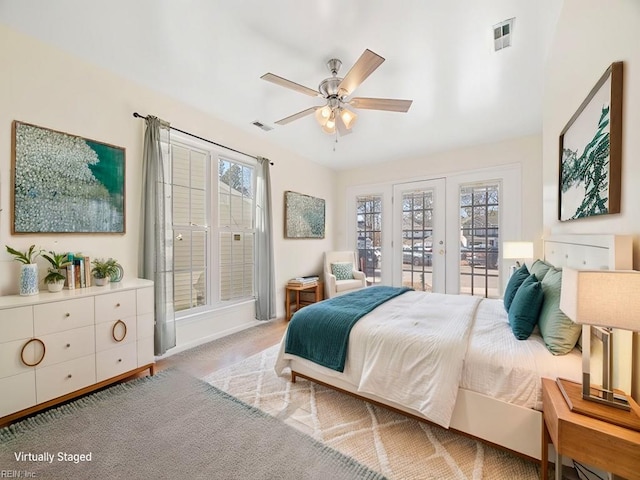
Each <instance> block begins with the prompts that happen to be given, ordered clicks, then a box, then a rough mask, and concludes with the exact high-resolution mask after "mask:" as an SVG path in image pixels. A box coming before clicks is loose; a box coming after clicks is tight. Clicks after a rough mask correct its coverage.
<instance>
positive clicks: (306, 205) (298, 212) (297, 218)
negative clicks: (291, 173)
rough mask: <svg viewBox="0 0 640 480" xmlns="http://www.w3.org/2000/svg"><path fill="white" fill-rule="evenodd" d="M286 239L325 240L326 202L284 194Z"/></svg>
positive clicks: (300, 195)
mask: <svg viewBox="0 0 640 480" xmlns="http://www.w3.org/2000/svg"><path fill="white" fill-rule="evenodd" d="M284 209H285V226H284V236H285V238H324V215H325V202H324V200H323V199H322V198H316V197H311V196H309V195H303V194H301V193H296V192H291V191H286V192H284Z"/></svg>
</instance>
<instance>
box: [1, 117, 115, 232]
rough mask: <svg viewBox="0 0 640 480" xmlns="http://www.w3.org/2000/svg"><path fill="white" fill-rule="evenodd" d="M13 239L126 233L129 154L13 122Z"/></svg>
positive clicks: (87, 140)
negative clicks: (17, 237)
mask: <svg viewBox="0 0 640 480" xmlns="http://www.w3.org/2000/svg"><path fill="white" fill-rule="evenodd" d="M11 150H12V170H13V172H12V173H13V189H12V195H11V204H12V208H11V211H12V222H11V231H12V233H14V234H28V233H119V234H122V233H125V149H124V148H121V147H116V146H113V145H108V144H106V143H102V142H97V141H95V140H89V139H86V138H82V137H78V136H75V135H70V134H67V133H62V132H58V131H56V130H50V129H48V128H43V127H38V126H36V125H31V124H28V123H22V122H18V121H14V122H13V138H12V149H11Z"/></svg>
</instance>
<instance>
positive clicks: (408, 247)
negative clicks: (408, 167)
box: [393, 178, 446, 293]
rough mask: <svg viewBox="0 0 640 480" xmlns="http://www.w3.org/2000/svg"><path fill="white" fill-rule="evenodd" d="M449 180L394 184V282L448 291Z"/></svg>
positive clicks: (424, 288)
mask: <svg viewBox="0 0 640 480" xmlns="http://www.w3.org/2000/svg"><path fill="white" fill-rule="evenodd" d="M445 198H446V196H445V179H444V178H439V179H434V180H424V181H419V182H410V183H402V184H396V185H394V186H393V256H394V262H393V264H394V266H395V268H394V269H393V285H395V286H406V287H411V288H413V289H414V290H420V291H425V292H438V293H444V291H445V275H444V272H445V260H446V256H445V251H446V248H445Z"/></svg>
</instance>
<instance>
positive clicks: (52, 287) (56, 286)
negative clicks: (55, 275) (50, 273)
mask: <svg viewBox="0 0 640 480" xmlns="http://www.w3.org/2000/svg"><path fill="white" fill-rule="evenodd" d="M63 287H64V279H63V280H56V281H55V282H52V283H47V290H49V291H50V292H60V291H62V288H63Z"/></svg>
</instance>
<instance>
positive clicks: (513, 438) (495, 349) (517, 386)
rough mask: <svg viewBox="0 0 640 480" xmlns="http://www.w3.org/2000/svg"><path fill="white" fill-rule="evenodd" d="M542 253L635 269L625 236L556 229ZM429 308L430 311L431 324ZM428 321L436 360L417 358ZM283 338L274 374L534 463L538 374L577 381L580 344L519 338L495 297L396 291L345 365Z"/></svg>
mask: <svg viewBox="0 0 640 480" xmlns="http://www.w3.org/2000/svg"><path fill="white" fill-rule="evenodd" d="M544 252H545V260H546V262H547V263H549V264H552V265H554V266H556V267H558V268H561V267H563V266H571V267H573V268H583V269H630V268H632V239H631V237H630V236H615V235H566V236H555V237H551V238H548V239H547V240H545V242H544ZM443 307H444V308H443ZM425 312H432V316H433V312H436V313H435V316H436V318H435V322H433V321H426V320H425ZM434 324H436V325H437V324H446V325H447V328H446V329H445V332H444V334H443V335H444V337H442V338H443V339H441V338H439V340H438V342H437V343H442V344H444V345H446V348H443V349H439V350H438V352H436V353H434V355H435V359H434V357H423V356H421V355H420V352H421V351H422V350H425V349H427V350H428V349H430V347H429V348H425V346H424V344H421V339H424V338H429V337H430V336H431V335H432V333H433V332H432V328H436V327H433V325H434ZM286 338H287V335H286V334H285V336H284V338H283V340H282V343H281V346H280V351H279V354H278V357H277V360H276V364H275V370H276V373H277V374H278V375H281V376H284V375H289V372H290V374H291V380H292V381H294V382H295V381H296V378H298V377H302V378H306V379H308V380H311V381H314V382H316V383H320V384H323V385H327V386H329V387H332V388H335V389H338V390H342V391H344V392H346V393H349V394H352V395H356V396H358V397H361V398H363V399H366V400H369V401H372V402H374V403H377V404H381V405H383V406H386V407H389V408H392V409H395V410H397V411H400V412H402V413H404V414H407V415H410V416H412V417H415V418H418V419H420V420H426V421H428V422H431V423H434V424H437V425H440V426H442V427H444V428H451V429H453V430H455V431H458V432H461V433H463V434H467V435H470V436H473V437H475V438H478V439H480V440H483V441H485V442H488V443H490V444H494V445H497V446H500V447H502V448H506V449H508V450H510V451H513V452H516V453H518V454H520V455H523V456H525V457H528V458H531V459H535V460H541V459H542V453H543V452H542V437H543V436H542V432H543V430H542V429H543V419H542V413H541V408H542V400H541V378H542V377H550V378H556V377H558V376H561V377H564V378H567V379H570V380H574V381H578V382H580V381H581V372H582V365H581V354H580V352H579V351H578V349H577V348H575V349H573V350H571V351H569V353H567V354H565V355H552V354H551V353H550V352H549V350H548V348H547V346H546V345H545V341H544V340H543V338H542V336H541V335H540V332H536V331H534V332H533V334H532V335H531V336H530V337H529V339H527V340H517V339H516V338H515V337H514V335H513V332H512V330H511V327H510V326H509V321H508V318H507V313H506V311H505V309H504V306H503V302H502V300H498V299H480V298H476V297H470V296H463V295H444V294H432V293H424V292H413V291H410V292H406V293H402V294H399V295H397V296H395V297H394V298H392V299H391V300H389V301H387V302H385V303H382V304H381V305H380V306H378V307H377V308H375V309H374V310H372V311H371V312H369V313H367V314H366V315H364V316H363V317H362V318H361V319H360V320H359V321H358V322H356V323H355V325H354V326H353V329H352V330H351V333H350V335H349V337H348V347H347V352H348V353H347V355H346V360H345V362H344V368H343V370H342V371H339V369H337V370H336V369H335V367H331V368H329V367H326V366H323V365H320V364H317V363H314V362H312V361H309V360H307V359H305V358H302V357H301V356H297V355H292V354H290V353H285V342H286ZM390 338H391V339H394V338H395V340H394V341H395V342H396V343H392V340H389V339H390ZM398 345H402V348H401V349H399V348H398ZM627 358H628V357H627ZM381 366H382V367H381ZM390 372H402V373H403V375H397V374H392V373H390ZM407 372H411V373H410V374H407ZM545 454H546V452H545Z"/></svg>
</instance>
